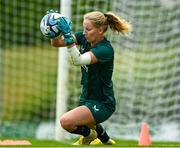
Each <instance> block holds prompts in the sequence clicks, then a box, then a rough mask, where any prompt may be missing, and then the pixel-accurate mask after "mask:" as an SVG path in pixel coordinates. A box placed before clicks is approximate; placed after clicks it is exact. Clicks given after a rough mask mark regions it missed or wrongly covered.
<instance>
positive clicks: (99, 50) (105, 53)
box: [91, 46, 114, 63]
mask: <svg viewBox="0 0 180 148" xmlns="http://www.w3.org/2000/svg"><path fill="white" fill-rule="evenodd" d="M91 52H92V53H93V54H94V55H95V56H96V58H97V59H98V61H99V62H100V63H105V62H107V61H111V60H113V58H114V51H113V48H110V47H107V46H97V47H96V48H92V49H91Z"/></svg>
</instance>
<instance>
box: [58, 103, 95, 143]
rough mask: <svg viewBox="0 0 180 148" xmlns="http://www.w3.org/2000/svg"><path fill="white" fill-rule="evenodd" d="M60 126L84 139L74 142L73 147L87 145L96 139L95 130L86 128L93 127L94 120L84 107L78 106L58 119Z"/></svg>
mask: <svg viewBox="0 0 180 148" xmlns="http://www.w3.org/2000/svg"><path fill="white" fill-rule="evenodd" d="M60 123H61V126H62V127H63V128H64V129H65V130H67V131H69V132H70V133H74V134H80V135H83V136H84V137H80V139H79V140H78V141H77V142H75V143H74V144H73V145H81V144H87V145H89V144H90V143H91V141H93V140H94V139H96V138H97V133H96V131H95V130H92V129H90V128H89V127H88V126H92V125H95V119H94V117H93V115H92V113H91V111H90V110H89V109H88V107H86V106H79V107H77V108H75V109H73V110H71V111H69V112H67V113H65V114H64V115H63V116H62V117H61V119H60Z"/></svg>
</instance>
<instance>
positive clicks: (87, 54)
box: [51, 11, 131, 145]
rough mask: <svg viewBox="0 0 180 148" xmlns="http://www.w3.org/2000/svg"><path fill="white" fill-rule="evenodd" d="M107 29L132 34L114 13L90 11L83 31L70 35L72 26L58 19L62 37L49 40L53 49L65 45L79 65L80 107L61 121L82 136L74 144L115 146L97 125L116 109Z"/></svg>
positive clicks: (111, 52)
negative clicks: (80, 76)
mask: <svg viewBox="0 0 180 148" xmlns="http://www.w3.org/2000/svg"><path fill="white" fill-rule="evenodd" d="M108 27H109V28H110V29H111V30H112V31H114V32H119V33H122V34H126V33H129V32H130V31H131V26H130V24H129V23H128V22H126V21H125V20H123V19H120V18H119V17H118V16H116V15H115V14H114V13H112V12H108V13H102V12H99V11H93V12H90V13H87V14H85V15H84V20H83V28H84V31H83V32H77V33H75V34H74V35H73V34H72V31H71V24H70V23H67V22H66V20H61V23H59V28H60V30H61V31H62V34H63V38H62V37H57V38H54V39H51V44H52V46H55V47H62V46H67V48H68V52H69V54H70V56H71V58H72V61H73V64H74V65H78V66H81V71H82V79H81V84H82V92H81V95H80V103H79V106H78V107H76V108H74V109H72V110H70V111H68V112H66V113H65V114H64V115H62V117H61V118H60V123H61V126H62V127H63V128H64V129H65V130H67V131H68V132H70V133H74V134H79V135H82V136H81V137H80V139H79V140H78V141H77V142H75V143H74V144H75V145H81V144H87V145H89V144H92V143H95V144H96V143H103V144H115V141H114V140H112V139H110V137H109V136H108V134H107V133H106V131H105V130H104V128H103V127H102V126H101V124H100V123H102V122H104V121H105V120H107V119H108V118H109V117H110V116H111V115H112V114H113V112H114V111H115V106H116V101H115V97H114V92H113V82H112V73H113V67H114V63H113V62H114V49H113V47H112V46H111V43H110V42H109V41H108V40H107V39H106V37H105V32H106V31H107V29H108ZM76 45H80V49H78V48H77V46H76ZM97 138H98V139H97ZM94 140H95V141H94Z"/></svg>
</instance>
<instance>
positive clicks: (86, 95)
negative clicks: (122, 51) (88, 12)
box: [75, 32, 116, 110]
mask: <svg viewBox="0 0 180 148" xmlns="http://www.w3.org/2000/svg"><path fill="white" fill-rule="evenodd" d="M75 36H76V40H77V43H78V45H80V52H81V54H83V53H85V52H87V51H91V52H92V53H93V54H94V55H95V56H96V58H97V59H98V62H97V63H95V64H91V65H86V66H81V72H82V79H81V84H82V85H83V88H82V93H81V96H80V98H83V99H91V100H98V101H100V102H102V103H103V104H105V105H107V106H108V107H109V108H110V109H112V110H115V104H116V103H115V97H114V92H113V82H112V73H113V66H114V64H113V62H114V50H113V48H112V46H111V44H110V42H109V41H108V40H107V39H106V38H104V39H103V40H102V41H101V42H99V43H97V44H96V45H95V46H94V47H91V45H90V43H89V42H87V40H86V38H85V36H84V35H83V32H77V33H75Z"/></svg>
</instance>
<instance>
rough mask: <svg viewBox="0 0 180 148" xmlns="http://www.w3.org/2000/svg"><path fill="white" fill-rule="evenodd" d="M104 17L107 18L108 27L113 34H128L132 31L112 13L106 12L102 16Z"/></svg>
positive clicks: (125, 22) (122, 20) (129, 25)
mask: <svg viewBox="0 0 180 148" xmlns="http://www.w3.org/2000/svg"><path fill="white" fill-rule="evenodd" d="M104 16H105V17H106V18H107V22H108V25H109V27H110V29H111V30H112V31H114V32H116V31H117V32H120V33H122V34H128V33H129V32H131V31H132V26H131V24H129V23H128V22H127V21H125V20H124V19H122V18H120V17H118V16H116V15H115V14H114V13H112V12H107V13H105V14H104Z"/></svg>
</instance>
